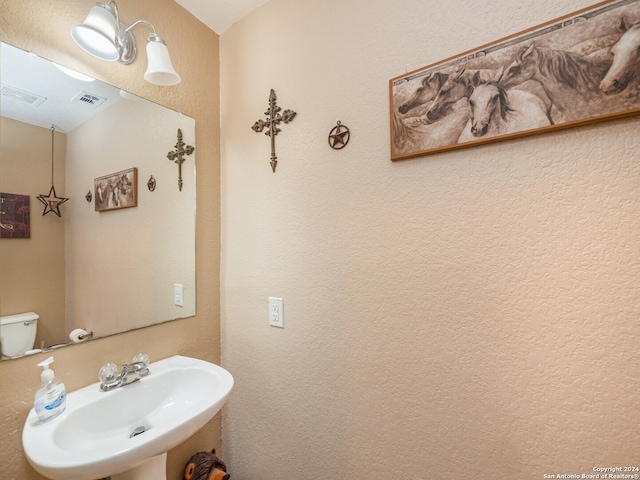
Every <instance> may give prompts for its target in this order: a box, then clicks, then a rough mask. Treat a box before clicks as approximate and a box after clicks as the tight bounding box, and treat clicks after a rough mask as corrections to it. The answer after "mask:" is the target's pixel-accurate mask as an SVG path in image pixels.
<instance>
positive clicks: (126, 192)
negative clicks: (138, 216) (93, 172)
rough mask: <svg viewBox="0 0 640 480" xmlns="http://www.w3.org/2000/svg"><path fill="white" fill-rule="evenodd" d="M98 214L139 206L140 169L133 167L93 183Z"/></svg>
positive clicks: (99, 178)
mask: <svg viewBox="0 0 640 480" xmlns="http://www.w3.org/2000/svg"><path fill="white" fill-rule="evenodd" d="M93 198H94V199H95V209H96V212H105V211H108V210H119V209H121V208H131V207H137V206H138V169H137V168H135V167H133V168H129V169H127V170H122V171H120V172H115V173H111V174H109V175H105V176H103V177H98V178H96V179H95V180H94V181H93Z"/></svg>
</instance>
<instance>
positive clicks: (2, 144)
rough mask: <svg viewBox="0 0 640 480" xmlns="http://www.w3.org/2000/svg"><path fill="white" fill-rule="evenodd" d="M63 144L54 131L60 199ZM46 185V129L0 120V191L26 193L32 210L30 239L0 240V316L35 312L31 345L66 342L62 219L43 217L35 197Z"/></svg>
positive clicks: (48, 183)
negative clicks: (34, 325) (34, 333)
mask: <svg viewBox="0 0 640 480" xmlns="http://www.w3.org/2000/svg"><path fill="white" fill-rule="evenodd" d="M66 143H67V136H66V135H65V134H64V133H62V132H56V133H55V141H54V175H55V186H56V193H57V194H58V195H63V196H64V194H65V156H66ZM25 172H29V173H28V174H27V175H26V174H25ZM50 187H51V130H50V129H47V128H41V127H36V126H34V125H28V124H26V123H23V122H18V121H16V120H11V119H9V118H4V117H2V118H0V191H1V192H6V193H18V194H21V195H29V196H30V199H29V206H30V211H31V212H30V219H31V222H30V230H31V237H30V238H28V239H23V238H16V239H3V240H2V241H0V265H1V266H2V267H1V271H2V274H1V275H0V292H2V296H1V298H0V299H1V300H2V303H1V304H0V314H1V315H14V314H16V313H24V312H36V313H37V314H38V315H39V316H40V318H39V319H38V330H37V334H36V340H35V345H36V347H39V346H40V344H41V343H42V342H44V345H45V346H49V345H54V344H56V343H62V342H64V338H65V334H64V317H65V310H64V308H65V306H64V282H65V277H64V262H65V254H64V252H65V250H64V219H61V218H59V217H58V216H57V215H56V214H54V213H48V214H47V215H44V216H43V215H42V212H43V210H44V205H43V204H42V203H40V201H39V200H38V198H37V196H38V195H41V194H42V195H47V194H48V193H49V188H50ZM8 272H11V273H10V274H9V273H8Z"/></svg>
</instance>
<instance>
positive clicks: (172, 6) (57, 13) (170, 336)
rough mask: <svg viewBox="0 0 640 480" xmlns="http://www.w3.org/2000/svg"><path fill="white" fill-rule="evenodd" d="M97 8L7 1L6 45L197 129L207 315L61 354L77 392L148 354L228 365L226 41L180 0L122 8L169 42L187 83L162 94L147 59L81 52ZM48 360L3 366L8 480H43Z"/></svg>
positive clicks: (140, 0)
mask: <svg viewBox="0 0 640 480" xmlns="http://www.w3.org/2000/svg"><path fill="white" fill-rule="evenodd" d="M93 3H94V2H92V1H81V0H72V1H66V2H54V3H46V2H45V3H43V2H39V1H35V0H7V1H3V2H2V3H0V40H2V41H6V42H8V43H11V44H13V45H15V46H17V47H20V48H23V49H26V50H34V51H36V52H38V53H39V54H40V55H42V56H44V57H46V58H50V59H52V60H54V61H56V62H58V63H61V64H63V65H66V66H69V67H72V68H75V69H77V70H80V71H83V72H85V73H88V74H91V75H93V76H95V77H97V78H100V79H101V80H105V81H107V82H109V83H111V84H114V85H117V86H120V87H123V88H125V89H126V90H129V91H131V92H133V93H135V94H138V95H140V96H143V97H146V98H148V99H150V100H153V101H156V102H158V103H162V104H164V105H166V106H168V107H170V108H173V109H176V110H177V109H181V110H182V111H183V112H184V113H185V114H186V115H189V116H191V117H194V118H195V119H196V138H197V142H196V149H197V151H198V167H197V182H196V189H197V192H198V199H197V234H196V243H197V252H196V258H197V274H196V283H197V314H196V316H195V317H193V318H190V319H185V320H179V321H176V322H170V323H168V324H163V325H159V326H154V327H149V328H145V329H142V330H137V331H134V332H130V333H127V334H121V335H117V336H113V337H109V338H105V339H100V340H95V341H93V342H90V343H85V344H80V345H76V346H73V347H69V348H66V349H63V350H58V351H57V352H56V354H55V359H56V363H55V365H54V367H55V371H56V374H58V375H59V376H60V377H61V378H62V379H64V381H65V383H66V385H67V388H68V389H69V390H74V389H77V388H79V387H81V386H84V385H88V384H90V383H93V382H95V381H97V372H98V369H99V368H100V366H101V365H102V364H104V363H106V362H107V361H115V362H117V363H120V364H121V363H124V362H127V361H129V360H130V359H131V357H132V356H133V355H134V354H135V353H136V352H137V351H139V350H143V351H145V352H147V353H148V354H149V356H150V357H151V358H152V359H160V358H164V357H168V356H171V355H174V354H183V355H191V356H196V357H198V358H203V359H205V360H209V361H213V362H219V361H220V354H219V348H220V347H219V319H218V315H219V314H218V312H219V258H220V257H219V237H220V222H219V209H220V203H219V192H218V185H219V139H218V134H217V132H218V131H219V118H218V111H219V87H218V78H219V73H218V69H219V62H218V37H217V35H215V34H214V33H212V32H211V31H210V30H209V29H207V28H206V27H205V26H204V25H202V24H201V23H200V22H198V21H197V20H195V19H194V17H193V16H192V15H190V14H189V13H188V12H186V11H185V10H184V9H182V8H181V7H179V6H178V5H177V4H176V3H175V2H173V1H171V0H133V1H127V2H126V5H121V13H122V18H123V20H125V21H127V22H129V21H132V20H134V19H136V18H145V19H148V20H150V21H152V22H153V23H154V25H155V27H156V29H157V30H158V32H159V33H160V34H161V35H162V36H163V37H164V38H165V40H166V41H167V44H168V46H169V50H170V51H171V54H172V60H173V62H174V66H175V67H176V69H177V70H178V71H179V72H180V75H181V76H182V83H181V84H180V85H178V86H176V87H171V88H166V87H156V86H152V85H149V84H147V83H146V82H144V80H143V78H142V75H143V73H144V70H145V68H146V61H145V54H144V52H142V53H141V54H140V56H139V57H138V59H137V60H136V61H135V62H134V63H133V64H132V65H129V66H124V65H119V64H115V65H114V64H108V63H105V62H101V61H99V60H95V59H92V58H91V57H89V56H88V55H87V54H85V53H84V52H82V51H81V50H79V49H78V48H77V47H76V46H75V44H74V43H73V41H72V40H71V37H70V35H69V29H70V28H71V27H72V26H73V25H75V24H77V23H79V22H81V21H82V20H83V18H84V16H85V15H86V12H87V10H88V8H89V7H90V6H91V5H92V4H93ZM134 34H135V37H136V40H137V42H138V44H139V45H144V44H145V38H146V35H147V34H148V31H147V30H145V28H144V26H142V27H136V29H135V30H134ZM143 50H144V49H143ZM0 295H1V293H0ZM42 358H44V357H43V356H35V357H32V358H25V359H19V360H12V361H9V362H2V363H0V391H1V392H2V399H1V400H0V408H1V409H2V411H3V415H2V420H0V431H1V432H2V435H0V472H2V478H3V479H5V478H6V479H7V480H9V479H11V480H36V479H41V478H42V477H41V476H40V475H38V474H37V473H36V472H35V471H34V470H33V469H32V468H31V467H30V466H29V465H28V463H27V460H26V458H25V457H24V454H23V452H22V448H21V432H22V426H23V424H24V420H25V418H26V416H27V413H28V411H29V409H30V408H31V407H32V402H33V395H34V393H35V390H36V388H37V386H38V372H37V370H38V368H37V367H36V365H35V364H36V363H37V362H38V361H40V360H41V359H42ZM220 435H221V426H220V418H219V416H218V417H216V418H214V419H213V420H212V421H211V422H210V423H209V424H208V425H207V426H206V427H205V428H203V429H202V430H201V431H199V432H198V433H197V434H196V435H195V436H194V437H192V438H191V439H190V440H189V441H188V442H186V443H185V444H183V445H181V446H180V447H178V448H176V449H175V450H172V451H171V452H170V454H169V466H168V475H169V478H180V475H181V474H182V470H183V468H184V464H185V463H186V461H187V460H188V458H189V457H190V456H191V455H192V454H193V453H194V452H196V451H199V450H204V449H208V448H210V447H212V446H215V447H219V445H220Z"/></svg>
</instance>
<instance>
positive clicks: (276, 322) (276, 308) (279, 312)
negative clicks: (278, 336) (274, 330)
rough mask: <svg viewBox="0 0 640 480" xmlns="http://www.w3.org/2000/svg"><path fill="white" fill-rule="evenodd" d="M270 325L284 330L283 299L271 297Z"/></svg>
mask: <svg viewBox="0 0 640 480" xmlns="http://www.w3.org/2000/svg"><path fill="white" fill-rule="evenodd" d="M269 325H271V326H272V327H279V328H284V311H283V305H282V299H281V298H276V297H269Z"/></svg>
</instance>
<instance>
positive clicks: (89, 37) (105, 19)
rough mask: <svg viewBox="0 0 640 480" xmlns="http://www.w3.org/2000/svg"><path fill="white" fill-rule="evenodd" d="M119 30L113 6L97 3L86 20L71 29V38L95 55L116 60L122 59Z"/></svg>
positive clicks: (107, 59)
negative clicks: (119, 46)
mask: <svg viewBox="0 0 640 480" xmlns="http://www.w3.org/2000/svg"><path fill="white" fill-rule="evenodd" d="M117 31H118V21H117V20H116V17H115V16H114V14H113V11H112V10H111V8H109V6H108V5H105V4H104V3H96V4H95V5H94V6H93V7H91V8H90V9H89V13H88V14H87V18H85V20H84V22H82V23H81V24H80V25H76V26H75V27H73V28H72V29H71V38H73V40H74V41H75V42H76V43H77V44H78V46H79V47H80V48H82V49H83V50H84V51H85V52H87V53H89V54H91V55H93V56H94V57H97V58H100V59H101V60H106V61H108V62H115V61H117V60H119V59H120V51H119V49H118V43H117Z"/></svg>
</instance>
